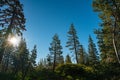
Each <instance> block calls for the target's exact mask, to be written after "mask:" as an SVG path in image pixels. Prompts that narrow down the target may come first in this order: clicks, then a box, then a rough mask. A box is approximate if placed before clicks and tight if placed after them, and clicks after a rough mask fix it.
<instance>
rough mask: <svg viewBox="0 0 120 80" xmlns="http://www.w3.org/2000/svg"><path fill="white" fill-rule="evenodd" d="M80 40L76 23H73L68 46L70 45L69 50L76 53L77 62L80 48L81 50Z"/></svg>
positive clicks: (69, 32)
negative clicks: (75, 26)
mask: <svg viewBox="0 0 120 80" xmlns="http://www.w3.org/2000/svg"><path fill="white" fill-rule="evenodd" d="M79 46H80V45H79V40H78V37H77V32H76V30H75V28H74V25H73V24H71V26H70V29H69V31H68V41H67V45H66V47H69V50H71V51H73V53H74V54H75V59H76V63H78V62H79V61H78V50H79Z"/></svg>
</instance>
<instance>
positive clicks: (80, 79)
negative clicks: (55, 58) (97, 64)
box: [56, 64, 93, 80]
mask: <svg viewBox="0 0 120 80" xmlns="http://www.w3.org/2000/svg"><path fill="white" fill-rule="evenodd" d="M56 72H57V73H58V74H59V75H60V76H61V77H62V78H64V80H90V79H92V76H93V69H92V68H91V67H87V66H85V65H79V64H63V65H60V66H58V67H57V68H56Z"/></svg>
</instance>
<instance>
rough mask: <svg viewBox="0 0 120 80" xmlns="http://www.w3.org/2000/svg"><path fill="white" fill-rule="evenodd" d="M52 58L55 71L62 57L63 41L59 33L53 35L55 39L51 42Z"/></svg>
mask: <svg viewBox="0 0 120 80" xmlns="http://www.w3.org/2000/svg"><path fill="white" fill-rule="evenodd" d="M49 50H50V56H51V57H50V58H51V60H52V63H53V71H54V70H55V67H56V66H57V65H58V64H59V63H61V62H60V61H61V60H60V59H61V56H62V46H61V42H60V40H59V37H58V35H57V34H55V35H54V36H53V41H52V42H51V43H50V48H49Z"/></svg>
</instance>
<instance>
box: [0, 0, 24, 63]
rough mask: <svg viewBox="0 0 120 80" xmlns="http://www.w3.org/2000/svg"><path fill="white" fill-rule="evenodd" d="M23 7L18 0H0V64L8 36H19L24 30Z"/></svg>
mask: <svg viewBox="0 0 120 80" xmlns="http://www.w3.org/2000/svg"><path fill="white" fill-rule="evenodd" d="M22 7H23V5H22V4H21V3H20V2H19V0H0V29H1V30H0V63H1V60H2V58H3V55H4V51H5V48H6V45H7V38H8V36H9V35H16V34H17V35H21V34H22V31H23V30H25V17H24V13H23V8H22Z"/></svg>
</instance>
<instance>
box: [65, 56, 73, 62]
mask: <svg viewBox="0 0 120 80" xmlns="http://www.w3.org/2000/svg"><path fill="white" fill-rule="evenodd" d="M65 63H66V64H68V63H72V61H71V57H70V56H69V54H67V56H66V59H65Z"/></svg>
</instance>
